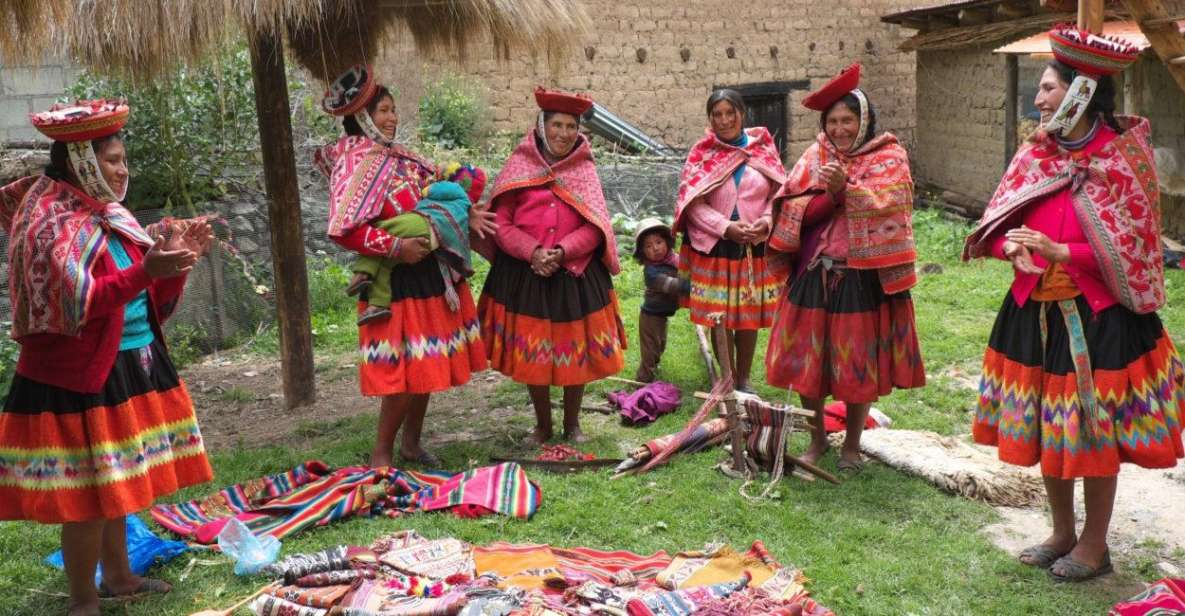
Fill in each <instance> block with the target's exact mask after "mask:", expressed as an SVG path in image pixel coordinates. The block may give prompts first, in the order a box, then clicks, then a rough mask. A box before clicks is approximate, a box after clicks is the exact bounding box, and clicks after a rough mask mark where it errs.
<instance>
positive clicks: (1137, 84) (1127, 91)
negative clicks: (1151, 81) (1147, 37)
mask: <svg viewBox="0 0 1185 616" xmlns="http://www.w3.org/2000/svg"><path fill="white" fill-rule="evenodd" d="M1147 66H1148V65H1147V64H1144V63H1143V62H1139V61H1137V62H1136V63H1135V65H1134V66H1132V67H1131V68H1130V69H1128V70H1126V71H1123V113H1124V114H1126V115H1144V113H1145V111H1144V71H1145V70H1146V68H1147Z"/></svg>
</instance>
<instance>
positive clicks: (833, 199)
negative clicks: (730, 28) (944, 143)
mask: <svg viewBox="0 0 1185 616" xmlns="http://www.w3.org/2000/svg"><path fill="white" fill-rule="evenodd" d="M859 83H860V65H859V64H853V65H852V66H850V67H848V68H847V69H845V70H844V71H842V72H841V73H840V74H839V75H838V76H836V77H835V78H834V79H832V80H831V81H830V82H829V83H827V85H825V86H823V88H821V89H819V90H818V91H816V92H813V93H811V94H810V95H809V96H807V97H806V98H805V99H803V102H802V103H803V105H804V106H806V107H807V108H808V109H813V110H815V111H818V112H820V113H821V115H820V121H819V124H820V127H821V128H822V131H821V132H820V133H819V136H818V138H817V139H816V140H815V143H813V144H811V146H810V147H809V148H807V151H806V152H805V153H803V155H802V158H800V159H799V160H798V163H797V164H796V165H794V169H792V170H791V171H790V177H789V179H788V180H787V181H786V184H785V185H784V186H783V187H782V189H781V190H780V191H779V192H778V194H777V197H776V198H775V200H774V203H775V205H774V209H775V212H776V215H775V222H774V230H773V236H772V237H771V239H770V249H771V250H773V251H775V252H776V253H779V258H777V259H774V260H772V263H774V265H775V269H777V270H778V271H779V273H780V274H781V275H782V276H784V277H785V276H788V277H789V284H788V285H787V287H788V288H787V291H786V293H785V295H784V296H783V297H782V299H781V302H780V303H779V304H778V318H777V323H775V324H774V328H773V331H772V332H771V333H770V338H769V349H768V350H767V351H766V354H765V364H766V378H767V380H768V381H769V383H770V384H771V385H776V386H778V387H787V388H789V389H792V390H794V391H796V392H798V395H799V396H800V397H801V398H802V405H803V406H804V407H806V408H809V409H811V410H813V411H815V413H816V415H815V423H814V426H813V430H812V432H811V445H810V448H809V449H808V450H807V452H806V453H805V454H804V456H803V457H804V458H805V459H806V460H807V461H811V462H813V461H815V460H817V459H818V458H819V457H821V456H822V455H823V453H824V452H825V451H826V450H827V434H826V433H825V432H824V429H823V404H824V402H825V400H826V398H827V397H828V396H831V397H833V398H835V399H836V400H840V401H843V402H845V403H846V404H845V408H846V411H847V416H846V424H847V435H846V439H845V440H844V444H843V449H842V451H841V452H840V457H839V462H838V463H837V465H838V467H839V468H840V470H859V469H860V467H861V457H860V435H861V432H862V431H863V428H864V423H865V419H866V418H867V416H868V411H869V408H870V406H871V405H872V403H873V402H875V401H876V400H877V398H879V397H880V396H884V395H887V394H888V393H889V392H891V391H892V390H893V388H899V389H905V388H910V387H921V386H922V385H924V384H925V379H926V374H925V371H924V370H923V369H922V355H921V351H920V349H919V347H918V337H917V328H916V325H915V323H914V312H913V300H912V299H911V298H910V294H909V289H910V288H911V287H913V285H914V284H915V283H916V282H917V278H916V276H915V274H914V269H913V263H914V260H915V259H916V258H917V256H916V251H915V249H914V243H913V228H912V226H911V218H910V211H911V209H912V207H913V180H912V178H911V177H910V172H909V156H908V155H907V154H906V152H905V149H904V148H902V147H901V146H900V145H899V144H898V143H897V138H896V137H894V136H893V135H892V134H890V133H882V134H880V135H877V134H876V112H875V111H874V110H873V108H872V105H871V104H870V103H869V102H868V97H867V96H866V95H865V94H864V92H863V91H862V90H860V89H859V88H858V87H857V86H859Z"/></svg>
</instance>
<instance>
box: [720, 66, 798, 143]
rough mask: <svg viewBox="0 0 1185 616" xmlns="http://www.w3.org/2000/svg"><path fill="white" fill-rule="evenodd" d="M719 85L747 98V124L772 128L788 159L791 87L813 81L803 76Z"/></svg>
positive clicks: (771, 130) (795, 87)
mask: <svg viewBox="0 0 1185 616" xmlns="http://www.w3.org/2000/svg"><path fill="white" fill-rule="evenodd" d="M717 87H718V88H719V87H726V88H732V89H733V90H736V91H737V92H740V93H741V96H744V97H745V107H746V108H747V109H746V112H745V126H764V127H766V128H768V129H769V132H770V134H771V135H773V137H774V143H776V144H777V145H778V151H779V152H781V153H782V159H783V160H784V159H785V158H786V145H787V143H789V141H790V114H788V113H786V105H787V103H788V101H789V100H790V96H789V94H790V91H791V90H806V89H808V88H810V82H809V81H807V80H805V79H802V80H798V81H766V82H762V83H749V84H744V85H735V86H717Z"/></svg>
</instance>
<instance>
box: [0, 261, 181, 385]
mask: <svg viewBox="0 0 1185 616" xmlns="http://www.w3.org/2000/svg"><path fill="white" fill-rule="evenodd" d="M123 245H124V248H125V249H126V251H127V253H128V256H129V257H131V258H132V265H131V267H129V268H127V269H125V270H122V271H121V270H120V269H119V268H118V267H116V266H115V261H114V260H113V259H112V258H111V253H110V252H104V253H103V255H102V256H101V257H99V259H98V261H97V262H96V263H95V266H94V276H95V296H94V300H93V301H94V303H93V304H92V305H91V306H92V307H91V309H90V310H89V311H88V317H87V322H86V324H85V325H83V326H82V333H81V334H79V335H78V336H64V335H61V334H31V335H28V336H25V337H23V338H21V339H20V340H18V341H17V342H19V343H20V345H21V353H20V356H19V357H18V358H17V363H16V372H17V374H19V375H21V376H23V377H25V378H27V379H32V380H34V381H37V382H39V383H45V384H46V385H52V386H54V387H61V388H62V389H68V390H70V391H76V392H80V393H98V392H99V391H102V389H103V383H105V382H106V381H107V376H108V375H109V374H110V373H111V367H112V366H113V365H115V355H116V354H117V353H118V352H119V341H120V338H121V337H122V336H123V308H124V306H125V305H127V303H128V302H130V301H132V300H133V299H135V297H136V296H137V295H139V294H140V292H141V291H143V290H145V289H147V290H148V307H149V310H148V320H149V321H150V322H151V323H152V333H153V334H154V335H155V336H156V337H157V338H158V339H159V340H161V341H162V342H163V341H164V336H163V334H162V333H161V329H160V324H161V323H164V321H165V319H167V318H168V317H169V316H170V315H171V314H172V313H173V310H174V309H176V307H177V302H178V301H179V300H180V299H181V291H182V290H183V289H184V288H185V278H186V277H185V276H175V277H173V278H158V279H155V280H154V279H152V278H150V277H149V276H148V271H147V270H145V269H144V251H143V249H142V248H140V246H139V245H137V244H135V243H132V242H124V243H123Z"/></svg>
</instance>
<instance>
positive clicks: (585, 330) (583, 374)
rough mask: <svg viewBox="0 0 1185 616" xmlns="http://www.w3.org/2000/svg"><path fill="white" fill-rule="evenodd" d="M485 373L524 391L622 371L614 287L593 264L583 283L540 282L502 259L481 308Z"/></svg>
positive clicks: (578, 279)
mask: <svg viewBox="0 0 1185 616" xmlns="http://www.w3.org/2000/svg"><path fill="white" fill-rule="evenodd" d="M478 314H479V315H480V316H481V335H482V339H483V340H484V341H485V344H486V349H487V351H488V353H489V358H490V367H491V368H493V369H495V370H497V371H498V372H501V373H502V374H505V375H506V376H508V377H510V378H511V379H513V380H515V381H516V382H519V383H525V384H527V385H557V386H565V385H583V384H585V383H589V382H592V381H595V380H597V379H600V378H603V377H606V376H609V375H611V374H617V373H618V372H620V371H621V369H622V367H623V366H624V365H625V355H624V354H623V353H622V349H624V348H625V345H626V342H625V340H626V338H625V327H624V326H623V325H622V322H621V311H620V309H619V307H618V303H617V294H616V292H615V291H614V290H613V280H612V279H611V278H610V277H609V270H608V268H606V267H605V264H604V263H602V262H601V261H600V260H598V259H594V260H593V261H591V262H590V263H589V264H588V267H586V268H585V270H584V275H583V276H573V275H571V274H570V273H568V272H567V270H560V271H559V272H556V273H555V274H553V275H552V276H549V277H546V278H545V277H542V276H539V275H536V274H535V273H534V272H533V271H531V266H530V264H529V263H527V262H525V261H520V260H518V259H515V258H514V257H511V256H509V255H507V254H505V253H499V254H498V256H497V258H496V259H495V260H494V266H493V267H492V268H491V269H490V274H489V276H488V277H487V278H486V284H485V288H483V289H482V292H481V300H480V301H479V302H478Z"/></svg>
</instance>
